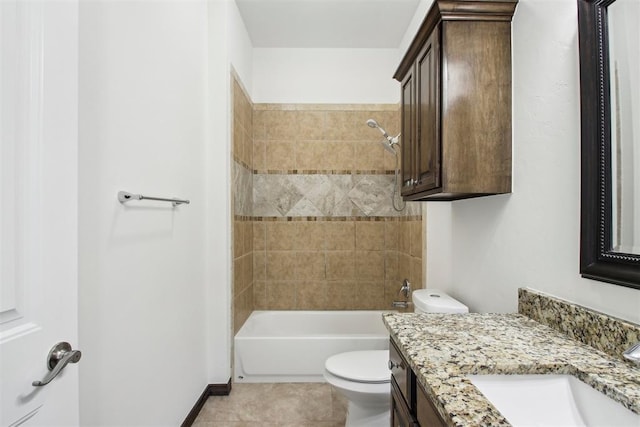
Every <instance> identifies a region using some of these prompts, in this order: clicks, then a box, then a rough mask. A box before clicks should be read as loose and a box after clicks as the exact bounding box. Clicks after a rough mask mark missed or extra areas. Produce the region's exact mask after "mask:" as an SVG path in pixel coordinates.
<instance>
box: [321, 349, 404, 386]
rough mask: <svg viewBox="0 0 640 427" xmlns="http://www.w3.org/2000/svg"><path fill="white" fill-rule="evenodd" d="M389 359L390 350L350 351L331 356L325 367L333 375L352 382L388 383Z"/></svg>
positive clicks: (389, 380)
mask: <svg viewBox="0 0 640 427" xmlns="http://www.w3.org/2000/svg"><path fill="white" fill-rule="evenodd" d="M388 360H389V351H388V350H366V351H350V352H347V353H340V354H336V355H333V356H331V357H329V358H328V359H327V360H326V362H325V369H326V373H329V374H331V376H333V377H337V378H339V379H343V380H346V381H350V382H355V383H362V384H388V383H389V382H391V374H390V373H389V368H388V367H387V361H388Z"/></svg>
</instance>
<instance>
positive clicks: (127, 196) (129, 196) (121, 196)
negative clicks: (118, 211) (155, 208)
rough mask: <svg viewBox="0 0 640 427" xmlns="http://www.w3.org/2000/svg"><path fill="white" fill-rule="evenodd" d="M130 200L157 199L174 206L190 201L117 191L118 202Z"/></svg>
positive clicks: (186, 203)
mask: <svg viewBox="0 0 640 427" xmlns="http://www.w3.org/2000/svg"><path fill="white" fill-rule="evenodd" d="M131 200H157V201H160V202H171V204H172V205H173V206H174V207H175V206H178V205H182V204H185V205H188V204H189V203H190V202H189V200H186V199H176V198H172V199H167V198H165V197H150V196H143V195H142V194H133V193H128V192H126V191H118V201H119V202H120V203H126V202H129V201H131Z"/></svg>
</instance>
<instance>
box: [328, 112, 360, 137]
mask: <svg viewBox="0 0 640 427" xmlns="http://www.w3.org/2000/svg"><path fill="white" fill-rule="evenodd" d="M325 126H326V130H325V133H326V136H327V139H333V140H340V141H344V140H348V139H349V135H350V133H351V129H352V128H353V118H352V117H351V116H350V114H349V112H348V111H327V114H326V122H325Z"/></svg>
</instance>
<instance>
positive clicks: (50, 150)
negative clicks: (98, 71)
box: [0, 0, 82, 427]
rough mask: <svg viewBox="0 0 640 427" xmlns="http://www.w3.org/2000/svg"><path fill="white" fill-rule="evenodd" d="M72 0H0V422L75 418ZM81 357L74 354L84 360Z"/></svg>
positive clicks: (71, 422)
mask: <svg viewBox="0 0 640 427" xmlns="http://www.w3.org/2000/svg"><path fill="white" fill-rule="evenodd" d="M77 51H78V4H77V0H61V1H58V0H0V137H1V139H0V426H2V427H5V426H17V425H21V424H23V425H25V426H53V425H56V426H68V425H78V424H79V411H78V369H79V366H80V365H79V364H69V365H67V366H66V368H65V369H63V370H62V371H61V373H60V375H58V376H57V377H56V378H55V379H53V380H52V381H51V382H50V383H49V384H47V385H45V386H41V387H36V386H34V385H32V383H33V382H34V381H42V380H43V379H44V378H45V376H46V375H47V373H49V370H48V369H47V367H46V359H47V355H48V353H49V350H50V349H51V348H52V347H53V345H54V344H56V343H58V342H60V341H68V342H69V343H70V344H71V345H72V346H73V347H74V349H75V348H76V347H77V345H78V342H77V339H78V321H77V311H78V309H77V294H78V289H77V223H78V221H77V215H78V214H77V200H76V197H77V194H78V191H77V185H78V178H77V169H78V164H77V151H78V150H77V144H78V143H77V141H78V138H77V128H78V123H77V121H78V119H77V117H78V114H77V88H78V72H77V70H78V65H77V62H78V58H77V55H78V53H77ZM81 363H82V362H80V364H81Z"/></svg>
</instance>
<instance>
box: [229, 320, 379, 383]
mask: <svg viewBox="0 0 640 427" xmlns="http://www.w3.org/2000/svg"><path fill="white" fill-rule="evenodd" d="M382 313H384V312H383V311H254V312H253V313H251V315H250V316H249V318H248V319H247V321H246V323H245V324H244V325H243V326H242V328H240V330H239V331H238V333H237V334H236V336H235V349H234V352H235V364H234V379H235V381H236V382H245V383H258V382H323V381H324V378H323V377H322V373H323V371H324V362H325V360H326V359H327V358H328V357H329V356H331V355H334V354H337V353H343V352H345V351H356V350H385V349H388V348H389V332H388V331H387V329H386V328H385V326H384V324H383V323H382Z"/></svg>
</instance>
